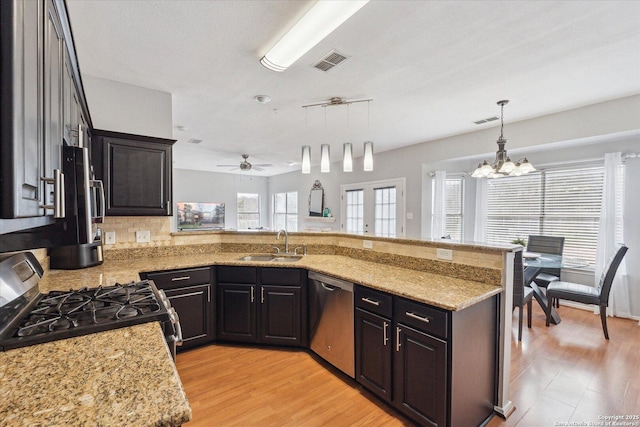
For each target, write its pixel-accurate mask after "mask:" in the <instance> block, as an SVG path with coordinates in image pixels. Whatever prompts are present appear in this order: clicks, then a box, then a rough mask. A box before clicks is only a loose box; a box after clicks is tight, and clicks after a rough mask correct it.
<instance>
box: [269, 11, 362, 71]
mask: <svg viewBox="0 0 640 427" xmlns="http://www.w3.org/2000/svg"><path fill="white" fill-rule="evenodd" d="M368 2H369V0H357V1H355V0H352V1H344V0H320V1H318V2H317V3H316V4H315V5H313V7H312V8H311V9H310V10H309V12H307V13H306V14H305V15H304V16H303V17H302V18H301V19H300V20H299V21H298V22H297V23H296V24H295V25H294V26H293V27H292V28H291V29H290V30H289V31H288V32H287V33H286V34H285V35H284V36H283V37H282V38H281V39H280V40H279V41H278V43H276V44H275V46H273V47H272V48H271V49H270V50H269V51H268V52H267V53H266V54H265V55H264V56H263V57H262V59H261V60H260V63H261V64H262V65H264V66H265V67H267V68H268V69H270V70H273V71H279V72H282V71H284V70H286V69H287V68H289V67H290V66H291V64H293V63H294V62H296V61H297V60H298V59H300V57H301V56H302V55H304V54H305V53H307V52H308V51H309V50H310V49H311V48H312V47H314V46H315V45H316V44H318V43H319V42H320V40H322V39H324V38H325V37H326V36H328V35H329V34H331V32H333V30H335V29H336V28H338V27H339V26H340V25H342V24H343V23H344V22H345V21H346V20H347V19H349V18H350V17H351V16H352V15H353V14H354V13H356V12H357V11H358V10H360V8H362V6H364V5H365V4H367V3H368Z"/></svg>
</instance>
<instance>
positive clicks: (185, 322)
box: [164, 285, 213, 350]
mask: <svg viewBox="0 0 640 427" xmlns="http://www.w3.org/2000/svg"><path fill="white" fill-rule="evenodd" d="M164 292H165V294H166V295H167V297H168V298H169V301H170V302H171V305H172V306H173V307H174V308H175V309H176V312H177V313H178V317H179V318H180V326H181V327H182V338H183V340H184V342H183V344H182V346H180V347H178V350H185V349H188V348H191V347H195V346H197V345H201V344H205V343H207V342H211V341H213V330H212V325H211V285H197V286H189V287H185V288H177V289H171V290H169V289H167V290H165V291H164Z"/></svg>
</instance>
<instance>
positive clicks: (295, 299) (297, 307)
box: [260, 285, 302, 346]
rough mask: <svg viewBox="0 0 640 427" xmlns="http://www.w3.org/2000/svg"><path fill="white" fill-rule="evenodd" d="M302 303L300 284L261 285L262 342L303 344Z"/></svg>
mask: <svg viewBox="0 0 640 427" xmlns="http://www.w3.org/2000/svg"><path fill="white" fill-rule="evenodd" d="M301 305H302V289H301V288H300V286H274V285H262V286H260V314H261V322H260V324H261V327H260V342H262V343H265V344H281V345H296V346H299V345H301V344H302V342H301V340H302V334H301V333H300V330H301V328H302V318H301V314H302V308H301Z"/></svg>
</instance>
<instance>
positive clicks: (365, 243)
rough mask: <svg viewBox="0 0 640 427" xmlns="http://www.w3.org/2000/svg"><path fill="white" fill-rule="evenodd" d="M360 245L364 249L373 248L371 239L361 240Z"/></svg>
mask: <svg viewBox="0 0 640 427" xmlns="http://www.w3.org/2000/svg"><path fill="white" fill-rule="evenodd" d="M362 247H363V248H365V249H373V242H372V241H371V240H363V241H362Z"/></svg>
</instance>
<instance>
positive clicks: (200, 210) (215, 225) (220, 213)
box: [178, 202, 224, 231]
mask: <svg viewBox="0 0 640 427" xmlns="http://www.w3.org/2000/svg"><path fill="white" fill-rule="evenodd" d="M223 228H224V203H217V202H178V230H180V231H182V230H219V229H223Z"/></svg>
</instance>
